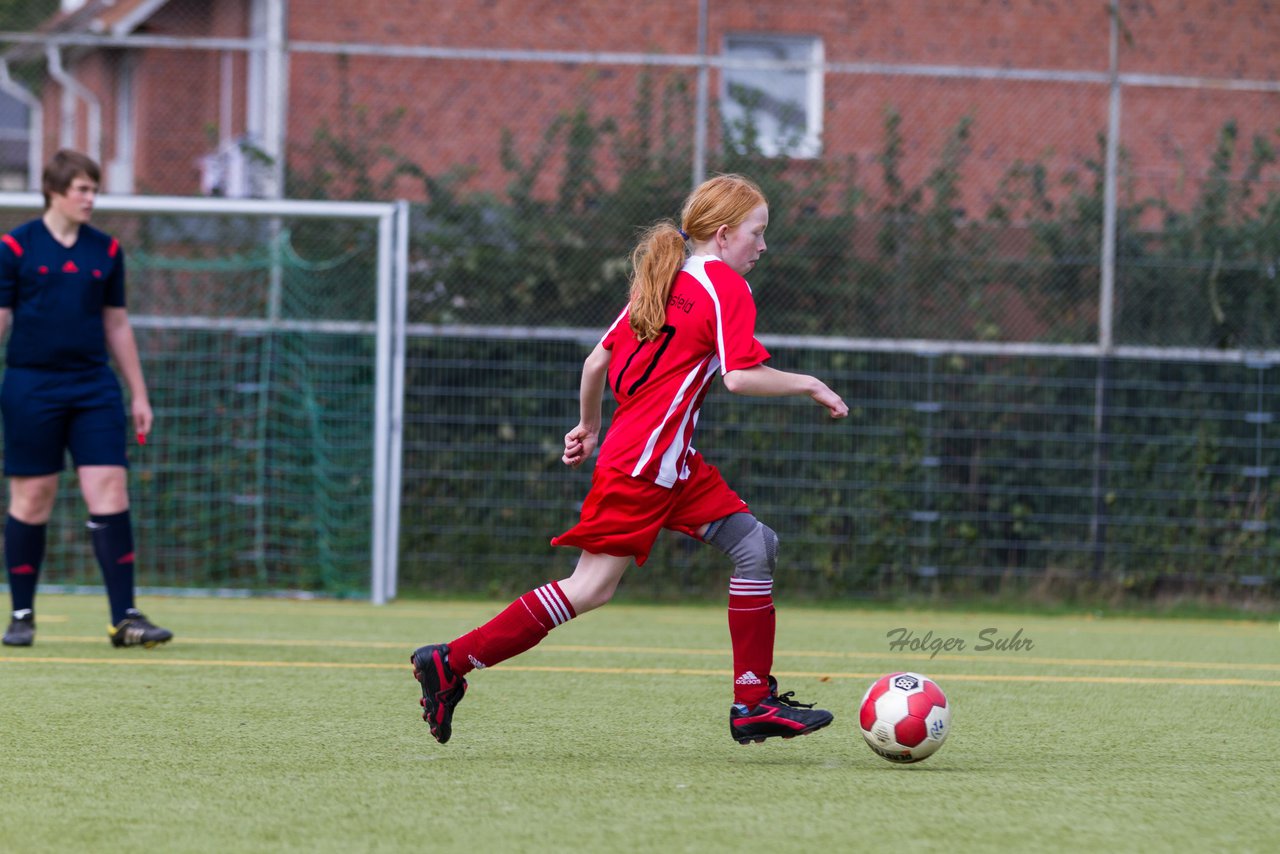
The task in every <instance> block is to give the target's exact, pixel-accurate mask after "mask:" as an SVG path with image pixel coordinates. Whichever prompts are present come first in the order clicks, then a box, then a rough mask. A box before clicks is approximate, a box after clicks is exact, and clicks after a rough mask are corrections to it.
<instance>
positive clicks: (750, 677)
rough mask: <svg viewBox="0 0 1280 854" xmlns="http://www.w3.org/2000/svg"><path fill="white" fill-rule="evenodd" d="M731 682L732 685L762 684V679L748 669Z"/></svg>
mask: <svg viewBox="0 0 1280 854" xmlns="http://www.w3.org/2000/svg"><path fill="white" fill-rule="evenodd" d="M733 684H734V685H763V684H764V680H763V679H761V678H760V677H759V676H757V675H756V674H755V673H753V672H752V671H750V670H748V671H747V672H746V673H744V674H742V675H741V676H739V677H738V678H737V679H735V680H733Z"/></svg>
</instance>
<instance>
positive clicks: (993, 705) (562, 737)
mask: <svg viewBox="0 0 1280 854" xmlns="http://www.w3.org/2000/svg"><path fill="white" fill-rule="evenodd" d="M505 604H506V603H470V602H448V603H424V602H401V603H397V604H394V605H390V606H386V607H382V608H377V607H373V606H371V605H367V604H363V603H348V602H329V601H319V602H316V601H312V602H295V601H284V600H206V599H149V600H146V601H143V602H142V603H141V605H142V607H143V608H144V610H146V611H147V612H148V613H149V614H150V615H151V616H152V617H154V618H155V619H156V620H157V622H160V623H161V624H163V625H165V626H169V627H171V628H173V629H174V630H175V632H176V633H177V639H176V640H175V641H174V642H173V643H171V644H169V645H168V646H167V647H164V648H161V649H157V650H149V651H148V650H140V649H126V650H116V649H113V648H111V647H110V645H109V644H108V642H107V640H106V636H105V622H106V619H105V618H106V611H105V609H106V605H105V602H104V601H103V600H102V599H101V598H100V597H92V596H56V595H47V596H42V597H41V599H40V600H39V601H38V603H37V605H38V615H37V619H38V625H39V630H38V634H37V639H36V645H35V646H34V647H32V648H30V649H12V648H9V647H4V648H0V732H2V733H3V737H4V756H3V765H2V766H0V767H2V768H3V771H2V772H0V788H2V789H3V798H2V799H0V850H3V851H33V852H56V851H68V852H70V851H76V852H84V851H104V852H107V851H110V852H116V851H121V850H135V851H154V852H160V851H163V852H185V851H201V852H206V851H219V852H228V851H444V850H468V851H471V852H476V854H480V852H490V851H493V852H508V851H600V852H611V851H696V852H703V851H749V850H760V849H765V850H779V851H798V850H827V851H842V852H843V851H911V850H944V849H945V850H952V851H997V850H998V851H1079V850H1097V851H1172V850H1183V851H1260V852H1261V851H1275V850H1280V826H1278V825H1277V823H1276V822H1275V821H1274V816H1275V814H1276V813H1275V810H1276V802H1277V794H1278V792H1280V789H1278V788H1277V782H1276V781H1277V780H1280V727H1277V725H1276V721H1277V712H1278V711H1280V653H1278V649H1280V647H1278V646H1277V641H1278V640H1280V634H1278V633H1277V626H1276V624H1275V623H1274V622H1245V621H1210V620H1190V619H1146V620H1143V619H1110V618H1101V619H1099V618H1093V619H1090V618H1084V617H1079V616H1069V617H1068V616H1063V617H1036V616H1020V615H1017V614H1009V613H1000V614H965V613H955V612H947V613H931V612H923V611H911V612H892V611H855V610H831V609H809V608H796V607H793V608H786V607H785V606H784V607H783V608H782V609H781V610H780V612H779V637H778V648H779V654H778V659H777V662H776V668H775V673H776V674H777V675H778V676H779V677H780V679H781V681H782V688H783V690H795V691H796V692H797V698H798V699H801V700H805V701H818V703H819V704H820V705H821V706H823V707H825V708H829V709H831V710H832V711H833V712H835V714H836V721H835V723H834V724H833V725H832V726H831V727H829V728H828V729H826V730H823V731H822V732H819V733H815V734H813V735H811V736H807V737H804V738H799V739H793V740H790V741H778V740H774V741H770V742H767V743H765V744H758V745H749V746H745V747H744V746H740V745H738V744H736V743H734V742H733V741H731V740H730V739H729V736H728V723H727V713H728V704H729V678H730V677H729V657H728V652H727V650H728V632H727V629H726V628H725V617H724V612H723V610H722V609H720V608H712V607H701V606H689V607H659V606H624V605H617V604H615V605H610V606H608V607H607V608H605V609H603V610H601V611H599V612H595V613H592V614H590V615H587V616H586V617H585V618H583V619H581V620H577V621H574V622H573V623H570V624H568V625H566V626H564V627H562V628H560V629H557V630H556V631H555V632H554V633H553V634H552V635H551V636H550V637H548V639H547V640H546V641H545V642H544V643H543V644H542V645H541V646H539V647H538V648H536V649H535V650H533V651H532V652H530V653H528V654H526V655H524V656H522V657H520V658H517V659H515V660H514V661H512V662H509V663H508V664H506V665H502V666H499V667H496V668H493V669H492V670H489V671H485V672H481V673H477V674H475V675H474V676H473V677H472V678H471V690H470V691H469V693H468V695H467V697H466V700H465V701H464V702H463V703H462V704H461V705H460V706H459V707H458V713H457V716H456V717H455V719H454V737H453V740H452V741H451V742H450V743H449V744H447V745H439V744H436V743H435V741H433V740H432V739H431V737H430V735H429V734H428V732H427V727H426V725H425V724H424V723H423V722H422V720H421V718H420V716H419V714H420V710H419V708H418V703H417V700H418V697H419V692H418V686H417V683H415V682H414V681H413V679H412V676H411V672H410V667H409V664H408V656H409V653H410V652H411V651H412V650H413V648H414V647H416V646H417V645H419V644H421V643H425V642H429V641H438V640H449V639H450V638H452V637H454V636H455V635H456V634H459V633H460V632H462V631H464V630H466V629H468V628H471V627H472V626H474V625H476V624H477V623H479V622H482V621H483V620H484V619H486V618H487V617H488V616H490V615H491V614H492V613H494V612H495V611H496V609H497V608H498V607H500V606H501V605H505ZM895 628H905V629H908V630H909V631H911V632H912V633H913V634H914V635H915V636H916V637H917V638H922V637H923V636H925V634H926V633H927V632H932V637H933V639H934V640H937V639H945V638H958V639H960V641H962V642H963V643H964V645H965V646H964V649H959V648H957V647H956V646H955V645H954V644H953V648H952V649H951V651H947V652H941V653H939V654H938V655H937V656H936V657H935V658H932V659H930V654H929V652H927V651H925V652H915V653H912V652H910V651H908V650H897V651H894V650H891V649H890V647H889V644H890V640H891V639H892V638H891V637H889V636H888V635H887V633H888V632H890V631H891V630H893V629H895ZM984 629H994V630H995V633H994V637H995V638H996V639H1005V640H1009V639H1012V638H1013V636H1014V635H1015V633H1017V632H1018V631H1019V630H1020V632H1021V634H1020V637H1019V640H1022V641H1024V642H1025V641H1027V640H1030V641H1031V643H1032V646H1031V647H1030V648H1027V646H1026V644H1025V643H1023V644H1022V645H1021V648H1020V649H1016V650H1014V649H1006V650H1003V651H1001V650H998V649H988V650H982V649H979V647H980V646H982V645H983V642H982V637H983V635H982V634H981V633H982V632H983V630H984ZM986 636H987V637H991V636H992V634H991V633H990V632H989V633H987V635H986ZM898 669H909V670H917V671H920V672H923V673H926V674H928V675H930V676H932V677H934V678H935V679H937V680H938V682H939V683H940V684H941V685H942V687H943V688H944V689H945V690H946V691H947V693H948V695H949V697H950V700H951V702H952V703H953V705H954V710H955V712H954V714H955V716H954V719H953V722H952V731H951V735H950V738H949V740H948V741H947V743H946V744H945V745H944V746H943V748H942V750H941V751H939V752H938V753H937V754H936V755H935V756H933V757H932V758H930V759H929V760H927V761H926V762H923V763H920V764H918V765H913V766H907V767H898V766H894V765H891V764H889V763H888V762H886V761H884V760H883V759H880V758H879V757H877V756H875V755H873V754H872V753H871V752H870V750H868V749H867V747H866V746H865V745H864V744H863V743H862V739H861V737H860V736H859V735H858V731H857V723H856V714H855V706H856V703H857V701H858V699H859V698H860V697H861V694H862V692H863V691H864V690H865V688H866V686H867V685H868V684H869V683H870V681H871V680H872V679H873V678H874V677H875V676H878V675H880V674H882V673H885V672H889V671H891V670H898Z"/></svg>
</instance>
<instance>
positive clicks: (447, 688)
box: [409, 643, 467, 744]
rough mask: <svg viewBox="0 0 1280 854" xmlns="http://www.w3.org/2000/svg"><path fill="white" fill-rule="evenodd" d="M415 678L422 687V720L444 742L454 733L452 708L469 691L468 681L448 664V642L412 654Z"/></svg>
mask: <svg viewBox="0 0 1280 854" xmlns="http://www.w3.org/2000/svg"><path fill="white" fill-rule="evenodd" d="M409 661H411V662H412V663H413V678H414V679H417V680H418V684H420V685H421V686H422V700H421V702H420V704H421V706H422V719H423V720H424V721H426V722H427V726H429V727H430V728H431V734H432V735H433V736H434V737H435V740H436V741H438V742H440V743H441V744H444V743H445V742H446V741H448V740H449V736H451V735H453V710H454V707H456V706H457V705H458V703H461V702H462V697H463V695H464V694H466V693H467V680H466V679H463V678H462V677H461V676H458V675H457V674H455V673H454V672H453V668H451V667H450V666H449V645H448V644H446V643H433V644H428V645H427V646H424V647H419V648H418V649H417V650H416V651H415V652H414V653H413V655H411V656H409Z"/></svg>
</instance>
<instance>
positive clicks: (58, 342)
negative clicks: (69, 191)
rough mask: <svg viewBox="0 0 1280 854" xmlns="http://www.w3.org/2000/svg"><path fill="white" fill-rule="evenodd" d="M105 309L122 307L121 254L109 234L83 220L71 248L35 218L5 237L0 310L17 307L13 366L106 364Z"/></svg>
mask: <svg viewBox="0 0 1280 854" xmlns="http://www.w3.org/2000/svg"><path fill="white" fill-rule="evenodd" d="M108 306H111V307H116V308H122V307H123V306H124V251H123V250H121V248H120V244H119V243H118V242H117V241H116V240H115V238H113V237H111V235H109V234H106V233H104V232H101V231H99V230H98V229H96V228H93V227H92V226H89V225H81V226H80V234H79V236H78V237H77V238H76V242H75V244H74V245H73V246H70V247H67V246H63V245H62V244H61V243H59V242H58V241H57V240H55V239H54V237H53V235H52V234H50V233H49V229H48V228H46V227H45V224H44V221H43V220H40V219H36V220H32V221H31V222H28V223H24V224H23V225H20V226H18V227H17V228H15V229H14V230H13V231H11V232H10V233H8V234H6V235H4V236H3V237H0V308H9V309H12V310H13V329H12V331H11V332H10V333H9V349H8V353H7V355H6V359H7V364H8V365H9V367H11V368H39V369H44V370H59V371H66V370H81V369H84V368H90V367H95V366H100V365H105V364H107V343H106V330H105V327H104V325H103V321H102V310H103V309H104V308H106V307H108Z"/></svg>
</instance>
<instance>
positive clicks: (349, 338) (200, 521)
mask: <svg viewBox="0 0 1280 854" xmlns="http://www.w3.org/2000/svg"><path fill="white" fill-rule="evenodd" d="M112 201H119V200H110V199H107V198H104V199H102V200H101V201H100V203H99V212H98V213H96V214H95V217H94V225H95V226H97V227H99V228H102V229H103V230H105V231H108V232H109V233H111V234H113V235H114V236H116V237H118V238H119V239H120V242H121V244H122V246H123V247H124V249H125V253H126V263H127V271H128V304H129V314H130V318H131V320H132V321H133V326H134V330H135V334H136V336H137V339H138V346H139V350H140V353H141V356H142V362H143V368H144V372H145V374H146V377H147V384H148V388H149V392H150V396H151V403H152V407H153V409H154V410H155V415H156V422H155V427H154V429H153V432H152V434H151V437H150V438H149V439H148V441H147V444H146V445H145V446H139V445H137V444H136V443H135V442H133V441H132V438H131V440H130V448H129V456H130V466H131V471H130V498H131V504H132V508H133V519H134V529H135V539H136V545H137V555H138V564H137V566H138V584H139V586H140V587H141V588H144V589H147V588H151V589H162V590H166V591H175V592H177V591H192V592H197V591H199V592H205V591H220V592H222V593H224V594H227V595H234V594H236V593H242V592H243V593H247V592H254V593H265V592H289V593H293V594H298V593H308V592H309V593H317V594H323V595H336V596H371V597H372V598H374V599H375V600H381V599H382V598H384V597H385V590H383V589H380V587H381V584H380V582H379V578H380V576H379V574H378V571H379V568H378V567H376V566H375V564H376V563H377V561H378V556H379V554H381V552H380V551H379V548H378V546H377V544H378V542H379V539H380V535H379V531H380V527H381V526H382V525H383V524H385V519H386V517H387V510H386V508H385V506H384V505H380V504H379V502H378V497H379V496H380V495H383V496H385V495H386V494H387V487H386V484H385V472H384V471H383V468H382V467H380V463H379V456H380V453H381V456H382V457H383V458H384V459H385V458H386V457H387V451H386V444H387V443H386V439H385V437H384V438H383V439H382V440H381V441H380V439H379V435H380V434H379V433H378V430H379V427H380V426H381V427H382V428H383V429H384V431H385V420H384V423H382V424H380V423H379V421H380V419H379V417H378V412H379V411H380V409H379V407H382V409H388V407H389V400H390V397H389V392H388V390H387V389H386V387H385V386H386V384H387V383H389V371H388V368H389V366H388V364H387V360H386V358H385V351H386V350H387V347H388V341H389V340H390V339H389V330H388V329H387V328H386V327H387V326H388V324H389V322H390V320H391V319H392V317H393V315H392V314H391V313H389V312H388V311H386V305H385V303H386V301H387V300H388V299H391V298H392V297H391V289H390V287H389V285H388V282H387V276H388V273H389V271H390V270H391V264H390V263H389V260H388V259H387V258H386V257H384V256H385V255H386V254H387V252H388V250H389V248H390V246H391V242H390V241H389V240H388V239H387V230H388V228H389V227H390V226H389V224H390V223H391V222H392V221H393V219H392V215H393V212H394V210H395V209H394V207H393V206H389V205H363V206H362V205H330V206H325V205H323V204H317V203H275V204H274V205H268V204H262V203H260V204H257V205H255V204H254V203H241V204H240V205H239V206H237V203H231V202H225V203H221V202H223V200H219V202H212V201H209V200H182V201H181V202H179V201H178V200H174V203H175V204H176V205H177V206H178V207H180V208H181V209H180V210H166V209H165V208H164V207H163V203H162V200H151V203H152V204H153V205H154V206H155V209H147V207H146V206H147V204H148V200H147V199H145V198H141V197H135V198H133V199H132V200H130V201H132V202H134V203H136V204H137V206H138V209H125V210H119V209H114V208H112V207H111V206H110V203H111V202H112ZM220 203H221V204H220ZM188 208H189V209H188ZM352 211H355V212H356V215H353V213H352ZM36 213H38V209H37V211H35V212H32V211H30V210H21V209H7V210H4V211H3V214H4V215H5V217H6V222H5V223H4V226H3V227H4V230H5V231H7V230H9V229H10V228H12V227H13V225H16V224H17V223H19V222H21V221H23V220H24V219H28V218H30V217H31V216H33V215H35V214H36ZM380 357H382V363H381V366H380ZM380 383H382V384H383V385H380ZM380 449H381V451H380ZM68 467H70V461H68ZM85 519H86V510H85V507H84V503H83V500H82V498H81V497H80V495H79V490H78V486H77V483H76V479H75V477H74V474H73V473H71V472H70V471H68V472H67V473H65V474H64V475H63V477H62V479H61V481H60V488H59V495H58V506H57V507H56V510H55V513H54V517H53V519H52V520H51V522H50V527H49V548H48V554H47V557H46V560H45V565H44V570H43V572H42V589H45V588H46V587H47V586H48V585H62V586H64V587H78V586H83V585H89V586H96V585H99V584H100V583H101V580H100V577H99V571H98V568H97V565H96V563H95V561H94V559H93V553H92V548H91V545H90V541H89V537H88V533H87V531H86V530H85V525H84V523H85Z"/></svg>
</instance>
